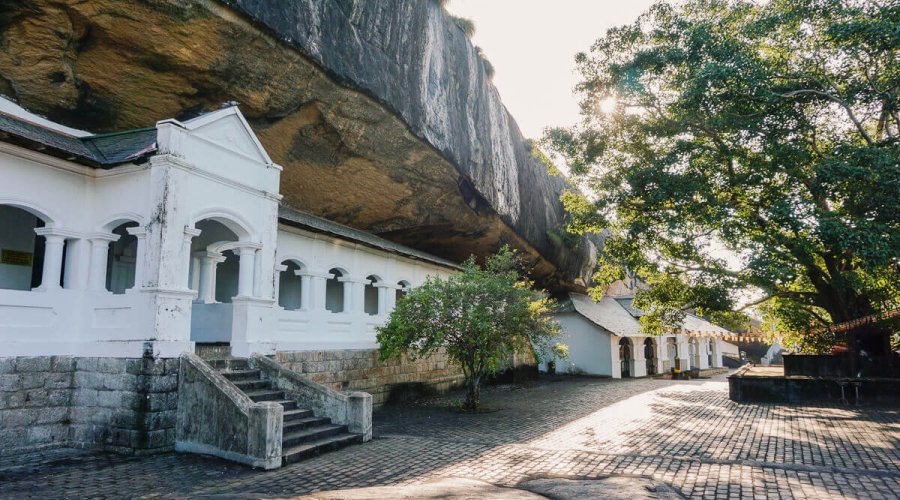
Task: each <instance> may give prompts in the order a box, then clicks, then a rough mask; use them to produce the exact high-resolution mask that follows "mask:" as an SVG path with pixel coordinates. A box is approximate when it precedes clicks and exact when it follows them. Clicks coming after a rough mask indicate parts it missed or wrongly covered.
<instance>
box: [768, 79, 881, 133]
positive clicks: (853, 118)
mask: <svg viewBox="0 0 900 500" xmlns="http://www.w3.org/2000/svg"><path fill="white" fill-rule="evenodd" d="M770 92H772V94H773V95H776V96H778V97H783V98H785V99H790V98H791V97H794V96H798V95H802V94H813V95H817V96H821V97H824V98H826V99H828V100H829V101H831V102H833V103H835V104H837V105H839V106H840V107H842V108H844V111H846V112H847V117H849V118H850V121H852V122H853V125H855V126H856V130H857V131H858V132H859V133H860V135H861V136H862V138H863V139H865V141H866V143H868V144H869V145H870V146H871V145H873V144H875V141H873V140H872V137H871V136H870V135H869V133H868V132H866V129H865V127H863V125H862V123H861V122H860V121H859V119H858V118H856V114H855V113H854V112H853V109H851V108H850V105H849V104H847V103H846V102H844V100H842V99H840V98H839V97H837V96H835V95H832V94H830V93H828V92H824V91H821V90H815V89H798V90H792V91H790V92H785V93H784V94H781V93H779V92H773V91H770Z"/></svg>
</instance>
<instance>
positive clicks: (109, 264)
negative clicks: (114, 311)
mask: <svg viewBox="0 0 900 500" xmlns="http://www.w3.org/2000/svg"><path fill="white" fill-rule="evenodd" d="M137 226H138V223H137V222H126V223H124V224H119V225H118V226H116V228H115V229H113V230H112V233H113V234H115V235H118V236H119V239H118V240H116V241H113V242H111V243H110V244H109V256H108V257H107V259H106V289H107V290H109V291H110V292H112V293H115V294H121V293H125V290H127V289H129V288H131V287H133V286H134V273H135V269H136V267H137V260H136V259H137V246H138V241H137V237H136V236H133V235H131V234H128V228H129V227H137Z"/></svg>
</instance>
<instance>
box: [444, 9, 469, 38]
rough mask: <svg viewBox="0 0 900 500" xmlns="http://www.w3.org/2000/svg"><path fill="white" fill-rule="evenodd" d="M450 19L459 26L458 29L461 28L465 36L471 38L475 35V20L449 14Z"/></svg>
mask: <svg viewBox="0 0 900 500" xmlns="http://www.w3.org/2000/svg"><path fill="white" fill-rule="evenodd" d="M450 20H451V21H453V23H454V24H456V25H457V26H459V29H461V30H462V31H463V33H465V34H466V36H467V37H469V38H472V37H473V36H475V21H472V20H471V19H467V18H465V17H459V16H454V15H452V14H451V15H450Z"/></svg>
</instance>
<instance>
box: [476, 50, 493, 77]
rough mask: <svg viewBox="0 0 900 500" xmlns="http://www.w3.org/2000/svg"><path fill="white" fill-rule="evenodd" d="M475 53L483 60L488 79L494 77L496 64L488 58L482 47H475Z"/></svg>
mask: <svg viewBox="0 0 900 500" xmlns="http://www.w3.org/2000/svg"><path fill="white" fill-rule="evenodd" d="M475 53H476V54H478V60H479V61H481V66H482V67H483V68H484V74H485V76H487V79H488V80H490V79H492V78H494V72H495V70H494V65H493V64H491V61H489V60H488V58H487V55H485V53H484V51H483V50H481V47H475Z"/></svg>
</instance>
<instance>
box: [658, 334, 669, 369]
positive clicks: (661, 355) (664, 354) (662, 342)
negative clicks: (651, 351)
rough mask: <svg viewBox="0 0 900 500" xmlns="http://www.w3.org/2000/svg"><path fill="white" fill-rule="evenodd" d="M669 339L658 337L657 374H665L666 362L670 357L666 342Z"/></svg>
mask: <svg viewBox="0 0 900 500" xmlns="http://www.w3.org/2000/svg"><path fill="white" fill-rule="evenodd" d="M666 338H667V337H662V336H660V337H656V342H655V345H656V373H663V372H665V366H666V365H665V361H666V359H667V358H668V356H669V353H668V349H666V342H667V340H666Z"/></svg>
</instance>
